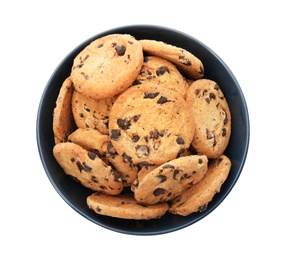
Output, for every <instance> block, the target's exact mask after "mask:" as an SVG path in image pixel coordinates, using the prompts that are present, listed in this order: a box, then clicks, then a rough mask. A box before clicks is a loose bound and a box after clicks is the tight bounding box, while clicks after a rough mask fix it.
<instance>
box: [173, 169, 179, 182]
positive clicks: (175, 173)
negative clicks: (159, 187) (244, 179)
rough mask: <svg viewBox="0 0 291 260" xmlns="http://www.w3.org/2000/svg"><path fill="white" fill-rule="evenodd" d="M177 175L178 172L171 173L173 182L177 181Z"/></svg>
mask: <svg viewBox="0 0 291 260" xmlns="http://www.w3.org/2000/svg"><path fill="white" fill-rule="evenodd" d="M178 173H179V170H174V172H173V179H174V180H177V175H178Z"/></svg>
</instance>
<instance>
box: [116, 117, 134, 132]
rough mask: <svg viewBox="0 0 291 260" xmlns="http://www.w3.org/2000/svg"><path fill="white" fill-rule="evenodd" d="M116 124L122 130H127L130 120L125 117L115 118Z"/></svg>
mask: <svg viewBox="0 0 291 260" xmlns="http://www.w3.org/2000/svg"><path fill="white" fill-rule="evenodd" d="M117 124H118V126H119V127H120V128H121V129H122V130H127V129H129V128H130V126H131V122H130V120H127V119H126V118H119V119H117Z"/></svg>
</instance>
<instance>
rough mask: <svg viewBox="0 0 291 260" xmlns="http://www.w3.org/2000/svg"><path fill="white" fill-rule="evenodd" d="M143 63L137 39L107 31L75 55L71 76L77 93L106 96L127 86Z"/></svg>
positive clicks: (88, 95)
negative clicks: (107, 33) (106, 33)
mask: <svg viewBox="0 0 291 260" xmlns="http://www.w3.org/2000/svg"><path fill="white" fill-rule="evenodd" d="M142 64H143V51H142V46H141V43H140V42H138V41H137V40H136V39H135V38H134V37H133V36H131V35H129V34H110V35H106V36H103V37H101V38H98V39H96V40H94V41H93V42H91V43H90V44H89V45H87V46H86V47H85V48H84V49H83V50H82V51H81V52H80V53H79V54H78V55H77V56H76V57H75V59H74V61H73V66H72V70H71V78H72V81H73V83H74V86H75V89H76V91H78V92H79V93H81V94H84V95H85V96H87V97H91V98H93V99H96V100H98V99H106V98H111V97H113V96H115V95H117V94H118V93H121V92H122V91H124V90H125V89H127V88H128V87H129V86H130V85H131V84H132V82H133V81H134V80H135V79H136V77H137V75H138V73H139V72H140V69H141V67H142Z"/></svg>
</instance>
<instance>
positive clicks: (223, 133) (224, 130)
mask: <svg viewBox="0 0 291 260" xmlns="http://www.w3.org/2000/svg"><path fill="white" fill-rule="evenodd" d="M222 136H226V129H225V128H222Z"/></svg>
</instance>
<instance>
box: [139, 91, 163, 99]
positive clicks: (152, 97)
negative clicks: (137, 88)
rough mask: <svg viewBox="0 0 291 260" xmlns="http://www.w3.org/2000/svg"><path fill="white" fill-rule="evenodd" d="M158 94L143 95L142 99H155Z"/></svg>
mask: <svg viewBox="0 0 291 260" xmlns="http://www.w3.org/2000/svg"><path fill="white" fill-rule="evenodd" d="M159 94H160V92H154V93H147V92H146V93H144V96H143V98H151V99H154V98H155V97H157V96H158V95H159Z"/></svg>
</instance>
